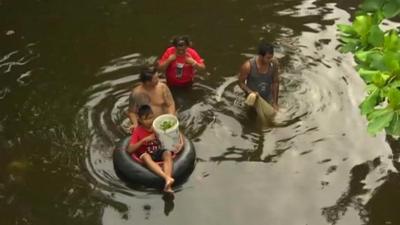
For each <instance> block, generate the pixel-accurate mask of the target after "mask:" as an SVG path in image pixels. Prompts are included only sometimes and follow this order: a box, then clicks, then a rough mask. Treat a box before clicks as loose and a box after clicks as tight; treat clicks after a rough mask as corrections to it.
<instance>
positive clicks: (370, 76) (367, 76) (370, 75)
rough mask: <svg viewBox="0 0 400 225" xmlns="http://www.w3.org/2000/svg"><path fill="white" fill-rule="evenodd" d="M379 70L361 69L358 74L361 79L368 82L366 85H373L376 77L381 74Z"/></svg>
mask: <svg viewBox="0 0 400 225" xmlns="http://www.w3.org/2000/svg"><path fill="white" fill-rule="evenodd" d="M379 73H380V71H379V70H367V69H364V68H360V69H359V70H358V74H360V76H361V78H362V79H363V80H364V81H365V82H366V83H371V82H372V81H373V80H374V77H375V76H376V75H377V74H379Z"/></svg>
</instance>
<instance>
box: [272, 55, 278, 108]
mask: <svg viewBox="0 0 400 225" xmlns="http://www.w3.org/2000/svg"><path fill="white" fill-rule="evenodd" d="M274 66H275V69H274V75H273V77H272V101H273V103H272V106H273V107H274V108H275V109H278V96H279V62H278V60H276V61H274Z"/></svg>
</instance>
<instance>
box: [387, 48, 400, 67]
mask: <svg viewBox="0 0 400 225" xmlns="http://www.w3.org/2000/svg"><path fill="white" fill-rule="evenodd" d="M383 61H384V63H385V66H386V67H387V68H388V69H389V70H390V71H397V70H399V69H400V64H399V54H397V53H393V52H385V54H384V55H383Z"/></svg>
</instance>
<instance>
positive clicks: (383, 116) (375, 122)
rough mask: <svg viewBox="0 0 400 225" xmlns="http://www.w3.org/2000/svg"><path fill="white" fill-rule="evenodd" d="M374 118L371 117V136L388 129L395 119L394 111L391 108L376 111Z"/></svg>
mask: <svg viewBox="0 0 400 225" xmlns="http://www.w3.org/2000/svg"><path fill="white" fill-rule="evenodd" d="M371 114H374V115H373V116H370V117H369V120H370V121H369V123H368V132H369V133H371V134H376V133H378V132H379V131H381V130H383V129H384V128H385V127H388V126H389V124H390V122H391V121H392V119H393V116H394V111H393V109H390V108H385V109H379V110H376V111H375V112H374V113H371Z"/></svg>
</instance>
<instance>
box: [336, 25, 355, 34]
mask: <svg viewBox="0 0 400 225" xmlns="http://www.w3.org/2000/svg"><path fill="white" fill-rule="evenodd" d="M337 28H338V29H339V30H340V32H342V33H345V34H348V35H356V34H357V32H356V30H354V28H353V26H351V25H348V24H338V25H337Z"/></svg>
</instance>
